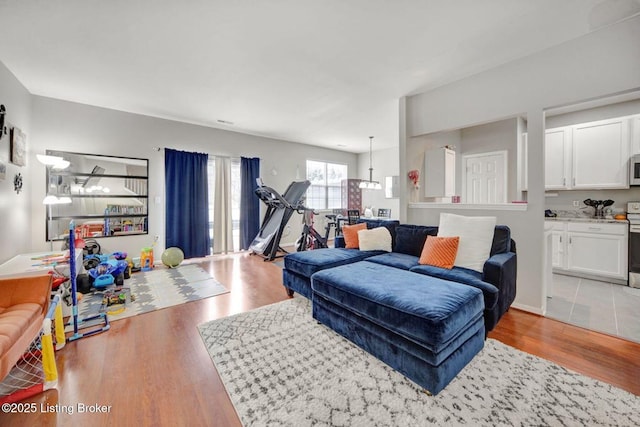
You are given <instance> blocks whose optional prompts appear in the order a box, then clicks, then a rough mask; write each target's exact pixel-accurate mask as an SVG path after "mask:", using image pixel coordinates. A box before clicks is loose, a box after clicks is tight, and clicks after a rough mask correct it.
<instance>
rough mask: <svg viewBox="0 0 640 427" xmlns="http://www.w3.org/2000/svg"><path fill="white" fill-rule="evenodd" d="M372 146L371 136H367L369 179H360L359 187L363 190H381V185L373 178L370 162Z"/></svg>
mask: <svg viewBox="0 0 640 427" xmlns="http://www.w3.org/2000/svg"><path fill="white" fill-rule="evenodd" d="M372 148H373V137H372V136H370V137H369V181H365V180H362V181H360V185H359V187H360V188H361V189H364V190H382V185H380V183H379V182H378V181H374V180H373V166H372V165H371V163H372V160H371V159H372V157H373V154H372Z"/></svg>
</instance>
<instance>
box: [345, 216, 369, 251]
mask: <svg viewBox="0 0 640 427" xmlns="http://www.w3.org/2000/svg"><path fill="white" fill-rule="evenodd" d="M366 229H367V224H366V223H364V222H361V223H360V224H354V225H343V226H342V234H343V235H344V247H345V248H347V249H358V248H359V247H360V242H359V241H358V231H360V230H366Z"/></svg>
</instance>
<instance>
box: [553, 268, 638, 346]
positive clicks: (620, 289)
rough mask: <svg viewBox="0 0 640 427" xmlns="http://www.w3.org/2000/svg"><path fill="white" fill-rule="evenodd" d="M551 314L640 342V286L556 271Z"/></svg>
mask: <svg viewBox="0 0 640 427" xmlns="http://www.w3.org/2000/svg"><path fill="white" fill-rule="evenodd" d="M552 295H553V297H551V298H547V317H550V318H552V319H557V320H560V321H563V322H566V323H570V324H572V325H576V326H580V327H583V328H587V329H591V330H594V331H599V332H604V333H607V334H610V335H616V336H619V337H622V338H626V339H629V340H632V341H636V342H640V289H637V288H630V287H628V286H622V285H616V284H613V283H607V282H599V281H596V280H590V279H582V278H579V277H572V276H564V275H561V274H554V275H553V290H552Z"/></svg>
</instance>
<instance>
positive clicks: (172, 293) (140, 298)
mask: <svg viewBox="0 0 640 427" xmlns="http://www.w3.org/2000/svg"><path fill="white" fill-rule="evenodd" d="M124 288H129V289H130V292H131V294H132V295H133V296H134V301H132V302H131V303H128V304H126V305H125V308H124V311H122V312H120V313H118V312H119V311H120V310H121V309H122V306H121V305H114V306H110V307H108V308H107V310H108V311H110V312H111V313H114V314H109V320H110V321H114V320H119V319H124V318H126V317H131V316H135V315H138V314H142V313H147V312H149V311H154V310H160V309H161V308H166V307H171V306H174V305H178V304H183V303H185V302H189V301H197V300H199V299H203V298H208V297H212V296H215V295H220V294H225V293H227V292H229V291H228V290H227V289H226V288H225V287H224V286H223V285H221V284H220V283H219V282H218V281H217V280H216V279H214V278H213V277H211V275H210V274H209V273H207V272H206V271H204V270H203V269H202V268H200V267H199V266H197V265H193V264H190V265H181V266H180V267H177V268H156V269H154V270H151V271H141V272H138V273H133V274H132V275H131V277H130V278H129V279H127V280H125V281H124ZM102 298H103V295H102V294H101V293H95V294H86V295H84V296H83V298H82V301H80V303H79V304H78V313H79V315H80V317H81V318H87V317H90V316H92V315H95V314H97V313H99V312H100V310H101V307H102Z"/></svg>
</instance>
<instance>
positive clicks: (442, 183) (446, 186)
mask: <svg viewBox="0 0 640 427" xmlns="http://www.w3.org/2000/svg"><path fill="white" fill-rule="evenodd" d="M424 171H425V186H424V195H425V197H451V196H453V195H455V193H456V152H455V151H453V150H450V149H448V148H445V147H442V148H436V149H432V150H427V151H426V152H425V154H424Z"/></svg>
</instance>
